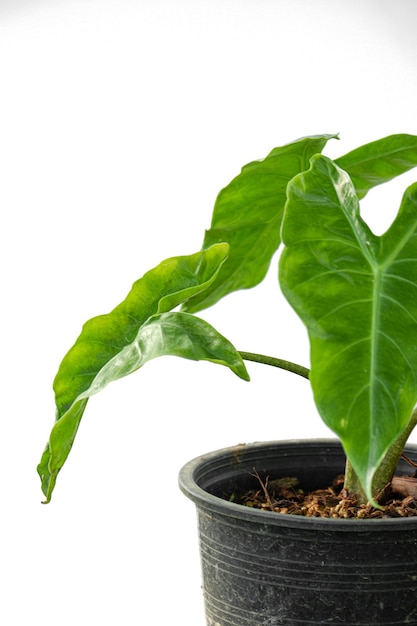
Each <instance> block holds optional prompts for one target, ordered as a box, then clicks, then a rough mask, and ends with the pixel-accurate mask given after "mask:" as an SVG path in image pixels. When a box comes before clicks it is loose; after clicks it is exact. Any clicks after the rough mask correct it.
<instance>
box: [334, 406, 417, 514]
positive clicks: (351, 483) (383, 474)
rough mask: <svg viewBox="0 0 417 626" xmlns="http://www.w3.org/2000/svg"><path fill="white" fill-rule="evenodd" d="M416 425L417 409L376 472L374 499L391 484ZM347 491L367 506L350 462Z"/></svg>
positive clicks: (346, 472) (346, 484) (348, 463)
mask: <svg viewBox="0 0 417 626" xmlns="http://www.w3.org/2000/svg"><path fill="white" fill-rule="evenodd" d="M416 424H417V409H414V411H413V412H412V414H411V417H410V419H409V421H408V424H407V426H406V427H405V429H404V430H403V432H402V433H401V435H400V436H399V437H398V439H396V440H395V441H394V443H393V444H392V445H391V446H390V447H389V448H388V451H387V453H386V455H385V457H384V460H383V461H382V463H381V465H380V466H379V467H378V469H377V471H376V472H375V476H374V480H373V483H372V492H373V496H374V497H377V496H378V494H380V493H382V492H383V491H384V489H385V487H386V486H387V485H388V484H389V483H390V482H391V480H392V477H393V476H394V472H395V469H396V467H397V465H398V461H399V460H400V457H401V454H402V451H403V449H404V446H405V444H406V442H407V439H408V437H409V436H410V434H411V432H412V430H413V428H414V427H415V426H416ZM345 489H347V491H348V492H350V493H354V494H355V495H356V496H357V497H358V499H359V502H361V503H362V504H366V502H367V498H366V496H365V493H364V491H363V489H362V486H361V484H360V482H359V479H358V477H357V475H356V472H355V471H354V469H353V467H352V466H351V464H350V462H349V461H346V470H345Z"/></svg>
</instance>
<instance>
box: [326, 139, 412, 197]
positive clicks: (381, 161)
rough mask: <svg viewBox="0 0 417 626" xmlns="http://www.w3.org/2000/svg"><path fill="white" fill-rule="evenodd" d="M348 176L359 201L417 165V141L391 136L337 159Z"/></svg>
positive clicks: (336, 161)
mask: <svg viewBox="0 0 417 626" xmlns="http://www.w3.org/2000/svg"><path fill="white" fill-rule="evenodd" d="M335 163H337V165H338V166H339V167H341V168H342V169H343V170H345V171H346V172H348V174H349V176H350V177H351V179H352V182H353V184H354V185H355V188H356V193H357V195H358V198H363V197H364V196H365V195H366V194H367V192H368V191H369V190H370V189H371V188H372V187H375V186H376V185H381V184H382V183H386V182H388V181H390V180H392V179H393V178H395V177H396V176H399V175H400V174H404V173H405V172H408V171H409V170H410V169H412V168H413V167H415V166H416V165H417V137H416V136H415V135H405V134H400V135H390V136H389V137H384V138H383V139H378V140H377V141H372V142H371V143H368V144H365V145H364V146H361V147H360V148H356V150H352V152H349V153H348V154H345V155H344V156H342V157H340V158H338V159H335Z"/></svg>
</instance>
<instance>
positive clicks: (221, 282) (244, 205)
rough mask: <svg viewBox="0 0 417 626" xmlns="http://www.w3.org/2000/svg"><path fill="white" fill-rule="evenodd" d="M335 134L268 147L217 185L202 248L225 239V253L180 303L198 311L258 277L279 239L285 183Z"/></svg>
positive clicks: (306, 164)
mask: <svg viewBox="0 0 417 626" xmlns="http://www.w3.org/2000/svg"><path fill="white" fill-rule="evenodd" d="M332 138H337V135H316V136H311V137H304V138H302V139H299V140H297V141H294V142H293V143H290V144H287V145H285V146H282V147H279V148H274V149H273V150H272V152H270V154H269V155H268V156H267V157H266V158H265V159H263V160H262V161H254V162H252V163H249V164H248V165H245V166H244V167H243V168H242V171H241V173H240V174H239V175H238V176H236V178H234V179H233V180H232V182H231V183H230V184H229V185H228V186H227V187H225V188H224V189H222V191H220V193H219V195H218V197H217V199H216V203H215V206H214V210H213V216H212V223H211V227H210V230H208V231H206V234H205V238H204V242H203V249H206V248H208V247H209V246H211V245H213V244H214V243H218V242H227V243H228V244H229V245H230V251H229V258H228V259H227V261H226V263H225V264H224V265H223V267H222V268H221V270H220V272H219V274H218V276H217V277H216V279H215V280H214V281H213V283H212V285H211V287H210V288H209V289H206V290H205V291H204V293H200V294H198V295H196V296H194V298H192V299H190V300H188V302H187V303H186V304H185V305H184V306H183V309H184V310H185V311H188V312H196V311H201V310H202V309H204V308H206V307H209V306H211V305H212V304H214V303H215V302H217V301H218V300H220V299H221V298H223V297H224V296H225V295H227V294H228V293H230V292H232V291H236V290H238V289H247V288H250V287H254V286H255V285H257V284H258V283H260V282H261V281H262V280H263V278H264V277H265V274H266V272H267V270H268V267H269V264H270V262H271V258H272V256H273V254H274V253H275V251H276V250H277V248H278V246H279V245H280V242H281V236H280V232H281V219H282V213H283V209H284V204H285V200H286V191H287V184H288V182H289V181H290V180H291V178H292V177H293V176H295V175H296V174H298V173H299V172H302V171H303V170H305V169H307V168H308V166H309V161H310V157H311V156H313V154H316V153H317V152H321V150H322V149H323V148H324V146H325V145H326V143H327V141H328V140H329V139H332Z"/></svg>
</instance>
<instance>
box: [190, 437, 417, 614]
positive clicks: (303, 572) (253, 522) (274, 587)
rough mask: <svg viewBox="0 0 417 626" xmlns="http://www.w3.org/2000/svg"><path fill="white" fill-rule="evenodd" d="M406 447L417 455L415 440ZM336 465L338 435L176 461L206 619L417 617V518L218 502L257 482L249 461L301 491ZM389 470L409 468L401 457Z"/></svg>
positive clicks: (339, 460)
mask: <svg viewBox="0 0 417 626" xmlns="http://www.w3.org/2000/svg"><path fill="white" fill-rule="evenodd" d="M406 453H407V455H408V456H409V457H410V458H411V459H417V446H412V445H411V446H407V448H406ZM344 462H345V457H344V454H343V450H342V448H341V446H340V444H339V443H338V442H337V441H333V440H324V441H323V440H312V441H283V442H267V443H256V444H250V445H240V446H236V447H234V448H227V449H224V450H219V451H217V452H213V453H210V454H207V455H204V456H201V457H199V458H197V459H194V460H193V461H190V462H189V463H187V464H186V465H185V466H184V467H183V468H182V470H181V472H180V477H179V481H180V488H181V490H182V491H183V492H184V493H185V495H186V496H188V497H189V498H190V499H191V500H192V501H193V502H194V503H195V505H196V507H197V515H198V528H199V541H200V551H201V562H202V576H203V590H204V601H205V608H206V619H207V624H208V626H275V625H277V624H295V625H299V624H350V625H351V626H358V625H359V624H367V625H371V624H417V518H396V519H392V518H391V519H380V520H375V519H374V520H340V519H335V520H329V519H319V518H311V517H310V518H307V517H302V516H295V515H282V514H277V513H273V512H271V511H260V510H255V509H251V508H248V507H244V506H241V505H238V504H235V503H233V502H229V501H228V500H226V499H224V497H226V498H227V497H229V496H230V494H231V493H232V492H234V491H236V490H240V489H242V488H250V487H253V486H258V487H259V483H258V482H257V479H256V478H255V477H254V476H253V470H254V468H256V471H257V472H258V473H259V475H260V476H261V477H264V478H266V477H267V476H270V477H271V478H277V477H284V476H297V477H298V478H299V479H300V482H301V483H302V485H303V486H304V488H306V489H310V488H317V487H325V486H327V484H328V483H329V482H330V481H331V480H332V479H333V478H334V477H335V476H337V475H338V474H340V473H342V472H343V469H344ZM398 471H399V473H400V474H412V473H413V470H412V468H411V466H410V465H408V464H406V463H405V462H401V463H400V466H399V468H398ZM222 496H223V497H222Z"/></svg>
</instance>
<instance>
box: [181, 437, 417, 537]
mask: <svg viewBox="0 0 417 626" xmlns="http://www.w3.org/2000/svg"><path fill="white" fill-rule="evenodd" d="M323 445H324V446H328V447H330V448H331V447H334V448H335V449H336V448H340V447H341V444H340V441H339V440H338V439H287V440H274V441H261V442H258V441H257V442H252V443H247V444H238V445H235V446H229V447H226V448H220V449H218V450H214V451H212V452H208V453H206V454H202V455H200V456H197V457H195V458H193V459H192V460H190V461H188V462H187V463H186V464H185V465H183V467H182V468H181V469H180V472H179V476H178V482H179V487H180V490H181V491H182V493H183V494H184V495H185V496H187V498H189V499H190V500H191V501H192V502H194V504H195V505H196V506H197V508H198V509H204V510H206V511H208V512H213V513H220V514H222V515H227V516H228V517H233V518H240V519H244V520H246V521H253V522H254V523H257V524H259V523H260V522H264V523H266V522H267V523H268V524H270V525H274V526H286V527H292V528H294V527H303V528H304V529H305V530H307V529H308V528H309V527H311V529H312V530H313V528H314V529H317V527H318V528H321V529H322V530H326V531H332V530H334V531H338V532H339V531H348V532H352V531H353V532H354V531H358V532H364V531H366V532H368V531H369V530H370V529H371V528H372V530H373V531H377V530H384V531H387V530H393V531H398V530H399V529H400V528H399V527H401V529H402V530H406V529H407V528H410V529H413V530H416V526H417V517H400V518H386V519H380V518H378V519H352V518H349V519H340V518H321V517H305V516H301V515H291V514H278V513H274V512H273V511H267V510H265V511H264V510H260V509H254V508H251V507H245V506H243V505H241V504H237V503H236V502H229V501H228V500H224V499H223V498H220V497H218V496H215V495H213V494H211V493H209V492H208V491H206V490H205V489H203V488H202V487H200V486H199V485H198V484H197V482H196V480H197V478H198V475H199V474H201V471H202V470H203V469H204V468H208V467H209V466H210V465H213V463H215V462H216V461H218V460H220V459H221V458H225V457H231V456H233V457H235V458H238V456H239V454H240V453H242V452H243V451H245V452H247V451H251V452H256V451H258V450H259V451H260V450H262V449H271V448H275V447H277V446H279V447H283V446H286V447H292V448H294V449H295V448H297V447H300V446H302V447H304V448H305V447H306V446H308V447H309V448H310V449H312V450H313V449H314V448H318V447H322V446H323ZM405 449H407V450H408V451H410V452H414V453H415V454H417V445H416V444H407V445H406V447H405Z"/></svg>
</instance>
